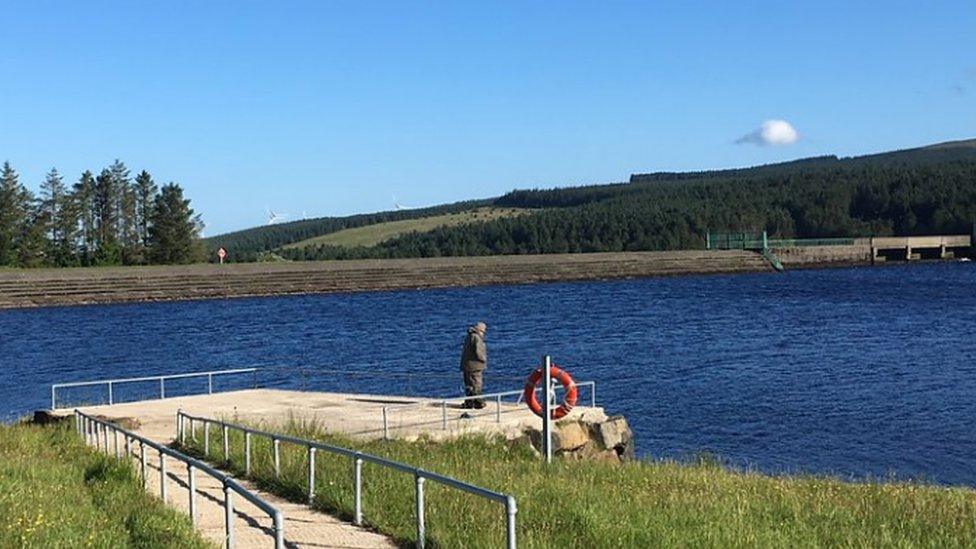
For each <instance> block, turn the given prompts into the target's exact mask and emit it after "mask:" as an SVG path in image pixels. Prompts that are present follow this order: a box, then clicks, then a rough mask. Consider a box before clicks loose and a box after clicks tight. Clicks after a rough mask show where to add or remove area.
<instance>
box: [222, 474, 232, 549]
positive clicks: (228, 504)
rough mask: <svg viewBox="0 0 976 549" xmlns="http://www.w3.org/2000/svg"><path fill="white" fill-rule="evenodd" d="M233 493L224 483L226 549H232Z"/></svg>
mask: <svg viewBox="0 0 976 549" xmlns="http://www.w3.org/2000/svg"><path fill="white" fill-rule="evenodd" d="M232 494H233V491H232V490H231V489H230V486H228V485H227V484H226V483H224V537H225V538H226V540H227V549H233V547H234V497H233V495H232Z"/></svg>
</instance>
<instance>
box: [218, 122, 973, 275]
mask: <svg viewBox="0 0 976 549" xmlns="http://www.w3.org/2000/svg"><path fill="white" fill-rule="evenodd" d="M476 206H497V207H511V208H523V209H531V210H534V213H529V214H526V215H520V216H517V217H507V218H501V219H495V220H492V221H485V222H478V223H470V224H464V225H460V226H453V227H441V228H438V229H434V230H431V231H427V232H422V233H410V234H405V235H401V236H399V237H396V238H393V239H391V240H388V241H386V242H383V243H381V244H379V245H376V246H370V247H357V248H349V247H337V246H327V245H322V246H313V247H305V248H289V249H287V250H282V249H280V247H281V246H283V245H284V244H287V243H290V242H297V241H299V240H303V239H305V238H309V237H312V236H318V235H320V234H325V233H327V232H334V231H337V230H341V229H342V228H347V227H353V226H363V225H367V224H373V223H382V222H385V221H390V220H395V219H405V218H410V217H424V216H430V215H435V214H438V213H447V212H455V211H462V210H464V209H470V208H473V207H476ZM974 221H976V140H971V141H958V142H952V143H943V144H939V145H933V146H930V147H924V148H918V149H910V150H904V151H895V152H889V153H881V154H873V155H867V156H860V157H852V158H837V157H834V156H825V157H817V158H807V159H801V160H797V161H793V162H785V163H780V164H771V165H766V166H756V167H750V168H741V169H730V170H716V171H703V172H683V173H666V172H662V173H653V174H637V175H633V176H631V178H630V182H628V183H615V184H604V185H592V186H583V187H570V188H557V189H534V190H516V191H512V192H510V193H507V194H505V195H504V196H501V197H498V198H496V199H494V200H488V201H477V202H470V203H459V204H451V205H446V206H440V207H436V208H428V209H426V210H410V211H401V212H386V213H380V214H369V215H362V216H353V217H349V218H329V219H322V220H309V221H306V222H297V223H290V224H286V225H276V226H271V227H260V228H256V229H250V230H248V231H242V232H240V233H233V234H231V235H224V236H222V237H215V238H214V239H211V243H212V244H213V243H216V242H227V243H228V246H225V247H227V249H228V251H230V252H231V253H232V254H233V253H234V250H233V249H232V246H233V245H234V244H244V243H246V244H248V245H247V246H244V248H243V249H241V250H238V253H239V254H240V255H239V256H238V257H239V258H240V259H243V260H246V259H251V258H253V256H254V255H255V254H256V253H257V252H259V251H272V250H277V251H278V253H280V254H281V255H283V256H284V257H286V258H289V259H296V260H301V259H344V258H364V257H375V258H382V257H418V256H444V255H486V254H525V253H560V252H597V251H624V250H664V249H682V248H701V247H703V246H704V235H705V233H706V232H707V231H708V230H747V231H758V230H766V231H768V232H769V233H770V235H772V236H775V237H801V238H812V237H835V236H866V235H891V234H897V235H914V234H937V233H969V232H970V231H972V229H973V223H974ZM231 238H238V239H239V240H237V241H236V242H235V241H232V240H230V239H231ZM245 238H246V242H245V240H244V239H245ZM248 255H250V256H251V257H248Z"/></svg>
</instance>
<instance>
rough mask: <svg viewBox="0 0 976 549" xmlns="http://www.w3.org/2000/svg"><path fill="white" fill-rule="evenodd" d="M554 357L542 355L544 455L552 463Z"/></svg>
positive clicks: (546, 460)
mask: <svg viewBox="0 0 976 549" xmlns="http://www.w3.org/2000/svg"><path fill="white" fill-rule="evenodd" d="M551 366H552V359H551V358H549V355H546V356H544V357H542V370H543V377H542V381H543V384H542V397H543V404H542V457H543V459H544V460H545V462H546V463H552V379H551V378H552V375H551V373H550V369H551Z"/></svg>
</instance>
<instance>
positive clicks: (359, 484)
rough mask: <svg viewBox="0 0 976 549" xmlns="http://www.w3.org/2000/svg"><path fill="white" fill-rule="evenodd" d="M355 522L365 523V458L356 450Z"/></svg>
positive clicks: (357, 523) (354, 477) (354, 482)
mask: <svg viewBox="0 0 976 549" xmlns="http://www.w3.org/2000/svg"><path fill="white" fill-rule="evenodd" d="M352 478H353V515H352V516H353V519H352V520H353V523H355V524H356V526H362V524H363V458H361V457H359V452H356V459H354V460H353V473H352Z"/></svg>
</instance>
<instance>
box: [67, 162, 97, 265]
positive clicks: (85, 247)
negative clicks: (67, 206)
mask: <svg viewBox="0 0 976 549" xmlns="http://www.w3.org/2000/svg"><path fill="white" fill-rule="evenodd" d="M71 202H72V205H73V207H74V210H75V212H76V215H77V217H78V220H79V223H80V225H81V227H80V228H81V234H80V237H81V238H80V240H81V264H82V265H91V264H92V262H93V259H94V254H95V249H96V248H97V237H96V222H95V176H94V175H92V173H91V172H90V171H88V170H85V172H84V173H82V174H81V177H80V178H79V179H78V182H77V183H75V184H74V188H73V190H72V193H71Z"/></svg>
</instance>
